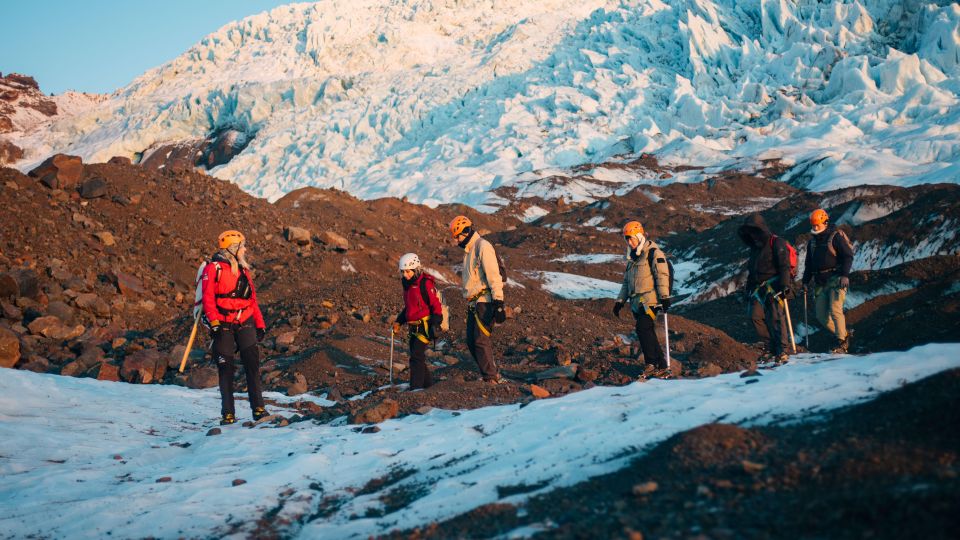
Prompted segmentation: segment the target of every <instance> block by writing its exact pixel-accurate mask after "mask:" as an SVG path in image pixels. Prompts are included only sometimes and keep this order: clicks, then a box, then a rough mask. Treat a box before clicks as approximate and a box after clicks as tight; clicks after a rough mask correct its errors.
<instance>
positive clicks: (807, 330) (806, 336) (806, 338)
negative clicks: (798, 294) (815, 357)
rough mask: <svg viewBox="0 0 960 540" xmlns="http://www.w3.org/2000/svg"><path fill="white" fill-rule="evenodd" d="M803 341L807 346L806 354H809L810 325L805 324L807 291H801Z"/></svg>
mask: <svg viewBox="0 0 960 540" xmlns="http://www.w3.org/2000/svg"><path fill="white" fill-rule="evenodd" d="M803 326H804V328H803V340H804V342H806V344H807V352H810V323H809V322H807V290H806V289H804V290H803Z"/></svg>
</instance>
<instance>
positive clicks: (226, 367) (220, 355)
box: [210, 328, 237, 416]
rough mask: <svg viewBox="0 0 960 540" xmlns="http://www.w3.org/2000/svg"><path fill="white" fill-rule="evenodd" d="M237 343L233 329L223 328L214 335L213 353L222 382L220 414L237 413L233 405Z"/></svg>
mask: <svg viewBox="0 0 960 540" xmlns="http://www.w3.org/2000/svg"><path fill="white" fill-rule="evenodd" d="M236 350H237V344H236V341H235V336H234V334H233V331H231V330H228V329H226V328H222V329H221V330H220V331H219V332H217V333H216V334H214V336H213V346H212V348H211V351H210V352H211V354H212V356H213V361H214V362H216V363H217V375H218V378H219V382H220V414H221V415H222V416H225V415H227V414H230V415H235V414H236V411H235V410H234V405H233V373H234V369H235V368H234V363H233V362H234V352H235V351H236Z"/></svg>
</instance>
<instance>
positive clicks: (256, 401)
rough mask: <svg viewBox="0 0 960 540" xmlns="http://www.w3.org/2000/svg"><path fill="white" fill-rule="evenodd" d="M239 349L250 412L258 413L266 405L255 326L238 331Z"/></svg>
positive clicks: (241, 328) (243, 327) (250, 325)
mask: <svg viewBox="0 0 960 540" xmlns="http://www.w3.org/2000/svg"><path fill="white" fill-rule="evenodd" d="M248 322H249V321H248ZM237 348H239V349H240V361H241V362H243V371H244V373H245V374H246V376H247V394H248V395H249V397H250V410H252V411H255V412H256V410H257V409H263V408H264V404H263V390H262V385H261V383H260V349H259V347H257V329H256V327H254V325H253V324H244V325H243V326H241V327H240V330H238V331H237Z"/></svg>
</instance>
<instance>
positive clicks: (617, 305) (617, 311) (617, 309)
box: [613, 300, 623, 318]
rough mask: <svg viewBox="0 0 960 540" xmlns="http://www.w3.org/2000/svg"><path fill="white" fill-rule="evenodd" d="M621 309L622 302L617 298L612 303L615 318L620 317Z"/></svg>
mask: <svg viewBox="0 0 960 540" xmlns="http://www.w3.org/2000/svg"><path fill="white" fill-rule="evenodd" d="M621 309H623V302H620V301H619V300H618V301H617V302H616V303H614V304H613V314H614V315H615V316H616V317H617V318H620V310H621Z"/></svg>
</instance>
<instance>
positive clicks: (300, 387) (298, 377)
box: [287, 373, 308, 396]
mask: <svg viewBox="0 0 960 540" xmlns="http://www.w3.org/2000/svg"><path fill="white" fill-rule="evenodd" d="M293 379H294V380H293V382H292V383H290V384H289V385H287V395H288V396H299V395H300V394H306V393H307V390H308V388H307V378H306V377H304V376H303V374H301V373H294V374H293Z"/></svg>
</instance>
